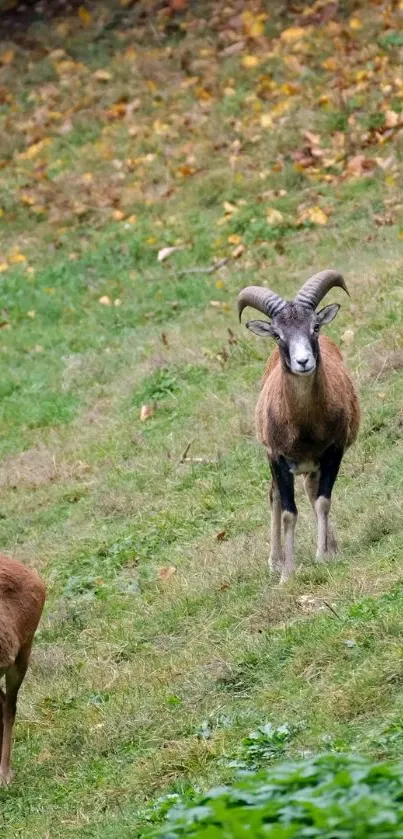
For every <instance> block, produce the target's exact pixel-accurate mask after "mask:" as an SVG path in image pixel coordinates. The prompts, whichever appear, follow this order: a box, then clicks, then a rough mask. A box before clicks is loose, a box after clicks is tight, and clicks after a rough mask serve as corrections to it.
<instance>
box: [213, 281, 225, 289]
mask: <svg viewBox="0 0 403 839" xmlns="http://www.w3.org/2000/svg"><path fill="white" fill-rule="evenodd" d="M215 287H216V288H224V282H223V280H216V283H215Z"/></svg>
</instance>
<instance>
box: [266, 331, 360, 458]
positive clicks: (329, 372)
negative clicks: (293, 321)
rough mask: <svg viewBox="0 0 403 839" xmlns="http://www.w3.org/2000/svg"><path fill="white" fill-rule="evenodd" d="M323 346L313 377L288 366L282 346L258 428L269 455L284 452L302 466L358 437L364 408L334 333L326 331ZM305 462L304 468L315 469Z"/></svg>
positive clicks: (269, 373)
mask: <svg viewBox="0 0 403 839" xmlns="http://www.w3.org/2000/svg"><path fill="white" fill-rule="evenodd" d="M319 348H320V355H319V362H318V365H317V368H316V370H315V373H314V375H313V377H312V378H309V379H305V378H304V379H300V378H298V377H296V376H293V375H292V374H290V373H288V372H285V371H284V370H283V368H282V364H281V359H280V351H279V349H278V347H276V349H275V350H274V352H273V353H272V355H271V356H270V358H269V360H268V362H267V364H266V369H265V371H264V374H263V380H262V387H261V391H260V396H259V399H258V402H257V406H256V431H257V437H258V440H259V441H260V442H261V443H263V445H264V446H266V448H267V452H268V454H269V456H270V457H273V458H278V457H280V456H281V455H283V456H284V457H285V458H287V460H290V461H293V462H294V463H296V464H300V465H301V466H302V465H303V464H304V463H307V462H310V463H319V459H320V458H321V456H322V455H323V453H324V451H325V450H326V449H327V448H328V447H329V445H331V444H334V445H337V446H340V447H341V448H343V449H345V448H348V446H350V445H351V444H352V443H354V440H355V438H356V436H357V433H358V428H359V422H360V408H359V403H358V398H357V394H356V392H355V388H354V385H353V382H352V380H351V376H350V374H349V372H348V370H347V369H346V367H345V366H344V362H343V358H342V355H341V353H340V350H339V348H338V347H337V346H336V344H334V343H333V341H331V340H330V338H328V337H327V336H326V335H321V337H320V339H319ZM301 466H300V468H299V469H298V471H299V472H302V473H303V472H306V471H312V470H306V469H305V470H304V469H303V468H301Z"/></svg>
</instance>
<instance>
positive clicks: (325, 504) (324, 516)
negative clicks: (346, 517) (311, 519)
mask: <svg viewBox="0 0 403 839" xmlns="http://www.w3.org/2000/svg"><path fill="white" fill-rule="evenodd" d="M342 457H343V449H340V448H338V447H337V446H330V447H329V448H328V449H327V450H326V452H325V453H324V455H323V456H322V457H321V459H320V476H319V485H318V490H317V496H316V501H315V512H316V515H317V520H318V548H317V552H316V558H317V559H318V560H321V559H323V558H324V557H325V556H326V555H329V554H332V553H335V551H336V550H337V544H336V540H335V538H334V535H333V532H332V530H331V527H330V524H329V513H330V506H331V499H332V489H333V486H334V483H335V480H336V478H337V475H338V472H339V468H340V463H341V460H342Z"/></svg>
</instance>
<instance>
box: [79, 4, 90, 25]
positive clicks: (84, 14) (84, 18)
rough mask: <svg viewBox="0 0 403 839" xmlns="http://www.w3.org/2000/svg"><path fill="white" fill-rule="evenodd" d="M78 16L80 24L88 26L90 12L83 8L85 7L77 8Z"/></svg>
mask: <svg viewBox="0 0 403 839" xmlns="http://www.w3.org/2000/svg"><path fill="white" fill-rule="evenodd" d="M78 16H79V18H80V20H81V23H82V24H83V25H84V26H90V24H91V21H92V17H91V14H90V12H89V11H88V9H86V8H85V6H79V8H78Z"/></svg>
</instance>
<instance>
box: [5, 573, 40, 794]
mask: <svg viewBox="0 0 403 839" xmlns="http://www.w3.org/2000/svg"><path fill="white" fill-rule="evenodd" d="M45 594H46V592H45V586H44V584H43V582H42V580H41V579H40V578H39V577H38V575H37V574H36V573H35V571H31V569H30V568H26V566H25V565H22V564H21V562H17V561H15V560H13V559H9V558H8V557H6V556H0V680H1V679H2V677H3V676H4V678H5V683H6V684H5V690H3V689H2V688H1V687H0V786H5V785H6V784H9V783H10V781H11V778H12V772H11V769H10V755H11V740H12V733H13V725H14V720H15V714H16V710H17V695H18V691H19V689H20V687H21V684H22V681H23V679H24V676H25V673H26V671H27V668H28V663H29V657H30V654H31V647H32V642H33V638H34V634H35V631H36V628H37V626H38V623H39V619H40V617H41V614H42V609H43V605H44V602H45Z"/></svg>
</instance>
